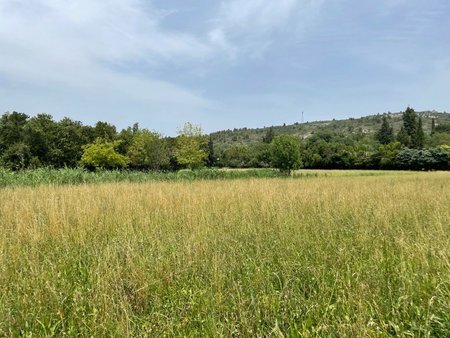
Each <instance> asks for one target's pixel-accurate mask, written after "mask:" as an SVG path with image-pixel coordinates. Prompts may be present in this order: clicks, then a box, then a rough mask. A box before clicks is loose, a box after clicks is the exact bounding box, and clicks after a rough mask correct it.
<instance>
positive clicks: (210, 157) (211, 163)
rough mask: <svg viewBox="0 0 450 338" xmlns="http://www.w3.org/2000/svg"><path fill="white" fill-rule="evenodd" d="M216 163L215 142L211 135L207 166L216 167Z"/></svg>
mask: <svg viewBox="0 0 450 338" xmlns="http://www.w3.org/2000/svg"><path fill="white" fill-rule="evenodd" d="M216 162H217V161H216V156H215V152H214V142H213V138H212V136H211V135H210V136H209V139H208V158H207V160H206V164H207V165H208V167H214V165H215V164H216Z"/></svg>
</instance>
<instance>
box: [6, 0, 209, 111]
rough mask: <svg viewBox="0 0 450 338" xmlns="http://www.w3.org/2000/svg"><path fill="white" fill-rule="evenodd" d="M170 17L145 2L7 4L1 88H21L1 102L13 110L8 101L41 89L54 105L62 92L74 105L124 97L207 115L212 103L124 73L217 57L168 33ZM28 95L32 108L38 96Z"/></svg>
mask: <svg viewBox="0 0 450 338" xmlns="http://www.w3.org/2000/svg"><path fill="white" fill-rule="evenodd" d="M163 17H164V13H162V12H158V11H157V10H156V9H154V8H152V7H149V6H147V7H145V6H144V2H142V1H139V0H97V1H94V0H74V1H65V0H0V50H1V51H2V52H1V53H0V80H1V79H2V78H3V79H6V80H7V82H8V83H9V85H10V86H11V84H12V85H13V86H14V88H3V90H2V91H0V99H2V100H3V101H7V102H11V100H10V98H9V97H8V96H7V95H10V96H11V94H12V93H14V92H17V91H19V90H21V89H20V88H30V87H34V88H35V89H36V93H40V94H39V95H44V96H46V95H48V97H49V99H50V98H51V99H52V100H55V98H54V97H52V94H51V88H58V91H61V90H63V92H66V93H72V95H68V97H70V96H73V98H74V100H76V99H75V98H80V97H88V96H91V97H92V98H93V99H94V100H95V99H98V100H108V97H114V98H117V97H121V98H122V101H123V102H126V101H127V100H128V101H127V102H129V104H130V106H132V105H137V106H140V107H142V106H146V105H147V106H148V110H149V111H161V109H162V108H164V107H165V109H164V110H165V111H169V112H176V111H180V112H182V111H190V112H192V111H196V110H198V111H202V110H203V109H206V107H208V106H209V104H210V103H209V102H208V101H207V100H206V99H205V98H203V97H202V96H201V95H199V94H198V93H195V92H193V91H192V90H188V89H185V88H182V87H180V86H177V85H174V84H171V83H169V82H165V81H160V80H157V79H155V78H153V77H152V76H148V75H147V76H145V75H137V74H131V73H126V72H123V71H118V70H117V69H118V68H120V66H125V67H127V66H130V65H133V64H146V65H147V68H150V69H151V68H152V66H153V67H157V66H160V65H161V64H162V63H166V62H174V61H176V60H178V59H183V60H184V61H185V62H189V60H199V59H200V60H201V59H203V58H205V57H207V56H208V55H210V53H211V50H210V47H209V46H208V45H207V44H205V43H202V42H201V41H200V40H199V39H198V38H196V37H195V36H193V35H190V34H188V33H178V34H175V33H171V32H167V31H164V30H162V29H161V27H160V21H161V20H162V19H163ZM45 88H48V91H45ZM26 92H27V93H28V94H27V95H28V97H29V100H32V99H33V98H32V96H33V95H34V94H32V91H30V90H28V89H27V90H26ZM30 92H31V94H30ZM2 93H3V95H2ZM36 95H38V94H36ZM2 96H4V97H3V98H2ZM21 99H22V100H26V97H23V96H22V97H21ZM39 102H42V100H41V99H39ZM10 104H11V105H13V104H14V105H17V106H22V105H23V102H16V103H14V102H11V103H10ZM76 104H78V102H77V103H76ZM68 105H70V103H68ZM74 105H75V102H74ZM106 105H107V104H106ZM25 106H26V105H25Z"/></svg>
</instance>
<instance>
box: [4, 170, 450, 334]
mask: <svg viewBox="0 0 450 338" xmlns="http://www.w3.org/2000/svg"><path fill="white" fill-rule="evenodd" d="M0 196H1V201H2V203H1V205H0V232H1V234H2V236H1V237H0V336H18V335H25V336H26V335H29V336H31V335H33V336H57V337H61V336H64V335H65V336H76V335H79V336H95V337H101V336H119V337H125V336H140V337H142V336H159V337H160V336H232V335H240V336H283V335H284V336H360V337H362V336H374V337H375V336H389V335H399V336H406V335H413V336H441V337H444V336H449V335H450V262H449V261H450V173H441V172H435V173H409V174H408V175H395V174H389V175H384V176H379V177H378V176H376V177H375V176H374V177H318V178H314V179H308V180H302V179H255V180H233V181H202V182H172V183H157V182H155V183H142V184H131V183H117V184H98V185H81V186H63V187H48V186H47V187H46V186H42V187H38V188H6V189H3V190H1V191H0Z"/></svg>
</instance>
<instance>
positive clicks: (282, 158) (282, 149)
mask: <svg viewBox="0 0 450 338" xmlns="http://www.w3.org/2000/svg"><path fill="white" fill-rule="evenodd" d="M271 160H272V165H273V166H274V167H275V168H277V169H280V170H281V171H282V172H285V173H286V174H288V175H290V173H291V170H293V169H297V168H299V167H300V164H301V160H300V142H299V140H298V139H297V138H296V137H295V136H291V135H279V136H275V137H274V139H273V141H272V143H271Z"/></svg>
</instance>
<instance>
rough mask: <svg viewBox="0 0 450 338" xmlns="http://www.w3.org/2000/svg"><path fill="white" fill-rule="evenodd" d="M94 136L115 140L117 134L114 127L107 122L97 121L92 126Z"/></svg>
mask: <svg viewBox="0 0 450 338" xmlns="http://www.w3.org/2000/svg"><path fill="white" fill-rule="evenodd" d="M94 135H95V138H98V137H100V138H102V139H104V140H107V141H113V140H115V138H116V136H117V131H116V127H115V126H113V125H112V124H109V123H107V122H102V121H98V122H97V123H96V124H95V127H94Z"/></svg>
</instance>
